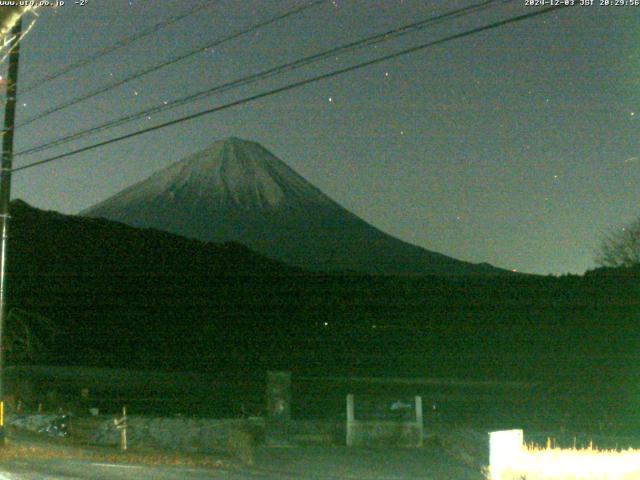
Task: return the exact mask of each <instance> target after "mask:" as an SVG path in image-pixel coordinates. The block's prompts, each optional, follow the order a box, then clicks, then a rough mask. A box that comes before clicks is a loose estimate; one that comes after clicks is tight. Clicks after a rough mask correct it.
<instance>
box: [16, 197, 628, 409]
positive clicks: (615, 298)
mask: <svg viewBox="0 0 640 480" xmlns="http://www.w3.org/2000/svg"><path fill="white" fill-rule="evenodd" d="M9 261H10V264H9V265H10V267H9V268H10V277H9V278H10V279H9V298H10V304H11V305H12V306H17V307H20V308H21V309H24V310H27V311H32V312H37V313H39V314H41V315H44V316H46V317H48V318H50V319H52V320H54V322H55V324H56V326H57V331H56V336H55V338H54V339H53V341H52V343H51V344H50V345H49V349H48V351H47V352H45V354H44V356H43V357H42V358H40V359H38V361H39V362H40V363H45V362H46V363H49V364H58V365H87V366H119V367H128V368H160V369H164V370H198V371H211V372H225V373H227V374H229V375H234V376H242V375H245V376H261V375H262V372H264V370H266V369H273V368H286V369H290V370H293V371H294V372H299V373H307V374H309V373H311V374H323V375H327V374H360V375H387V376H389V375H395V376H403V375H404V376H421V377H425V376H428V377H433V376H448V377H453V376H455V377H471V378H480V379H514V380H526V381H542V382H545V383H549V384H552V385H556V386H557V388H568V387H566V386H567V385H569V386H571V388H573V389H574V391H575V397H576V398H574V400H575V401H578V402H579V401H580V400H581V399H580V398H579V397H580V396H581V395H587V394H589V395H592V394H593V395H595V396H596V397H597V398H599V400H600V401H602V402H604V404H605V405H612V408H614V407H615V406H616V405H617V406H620V408H622V407H623V406H624V405H627V403H629V402H631V401H632V399H633V398H637V395H638V394H639V393H640V390H639V389H638V387H637V385H640V375H639V374H640V355H639V354H638V353H637V352H638V346H639V345H640V334H639V329H638V322H639V321H640V282H639V281H640V276H638V275H636V274H634V272H631V271H625V272H620V271H600V272H592V273H591V274H589V275H587V276H584V277H577V276H570V277H562V278H552V277H534V276H513V277H511V276H502V275H501V276H486V277H482V276H473V277H456V278H444V277H436V276H425V277H389V276H368V275H360V274H353V275H351V274H343V275H325V274H317V273H316V274H309V273H304V272H302V271H300V270H296V269H293V268H289V267H287V266H285V265H282V264H279V263H277V262H274V261H271V260H268V259H266V258H264V257H261V256H259V255H257V254H254V253H252V252H251V251H249V250H248V249H246V248H244V247H243V246H241V245H237V244H226V245H215V244H207V243H202V242H199V241H194V240H187V239H184V238H181V237H177V236H174V235H170V234H166V233H162V232H158V231H153V230H139V229H135V228H131V227H128V226H125V225H122V224H117V223H113V222H108V221H105V220H96V219H88V218H79V217H72V216H64V215H61V214H57V213H53V212H43V211H40V210H37V209H33V208H31V207H29V206H28V205H26V204H24V203H22V202H14V204H13V208H12V224H11V243H10V260H9ZM585 392H586V393H585ZM594 392H597V394H594ZM584 398H585V399H586V397H584ZM585 401H586V400H585ZM629 404H630V403H629ZM616 408H617V407H616Z"/></svg>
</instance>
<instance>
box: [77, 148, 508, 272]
mask: <svg viewBox="0 0 640 480" xmlns="http://www.w3.org/2000/svg"><path fill="white" fill-rule="evenodd" d="M80 215H83V216H87V217H103V218H106V219H109V220H115V221H119V222H122V223H125V224H128V225H131V226H134V227H141V228H155V229H158V230H164V231H168V232H171V233H175V234H178V235H182V236H185V237H190V238H196V239H200V240H204V241H210V242H229V241H234V242H239V243H242V244H245V245H247V246H248V247H250V248H251V249H253V250H255V251H257V252H259V253H262V254H264V255H266V256H268V257H271V258H274V259H276V260H280V261H283V262H285V263H288V264H291V265H295V266H299V267H302V268H305V269H308V270H312V271H355V272H364V273H379V274H435V273H437V274H473V273H479V274H485V273H498V272H502V271H503V270H500V269H498V268H495V267H492V266H491V265H488V264H486V263H482V264H472V263H468V262H463V261H460V260H456V259H454V258H451V257H448V256H446V255H443V254H440V253H436V252H431V251H428V250H425V249H423V248H420V247H418V246H415V245H411V244H409V243H406V242H403V241H402V240H399V239H397V238H395V237H392V236H391V235H388V234H386V233H384V232H382V231H380V230H378V229H377V228H375V227H374V226H372V225H370V224H368V223H367V222H365V221H364V220H362V219H361V218H359V217H358V216H356V215H355V214H353V213H351V212H349V211H348V210H346V209H344V208H343V207H341V206H340V205H339V204H337V203H336V202H335V201H333V200H332V199H331V198H329V197H328V196H327V195H325V194H324V193H322V192H321V191H320V190H319V189H317V188H316V187H314V186H313V185H312V184H310V183H309V182H308V181H306V180H305V179H304V178H303V177H301V176H300V175H298V174H297V173H296V172H295V171H294V170H293V169H291V168H290V167H289V166H287V165H286V164H285V163H284V162H283V161H282V160H280V159H278V158H277V157H275V156H274V155H273V154H272V153H271V152H269V151H268V150H266V149H265V148H264V147H262V146H261V145H259V144H257V143H255V142H250V141H246V140H241V139H238V138H234V137H232V138H228V139H225V140H221V141H218V142H216V143H214V144H213V145H211V146H210V147H209V148H207V149H205V150H203V151H201V152H199V153H196V154H195V155H192V156H190V157H187V158H185V159H183V160H181V161H179V162H177V163H175V164H173V165H171V166H169V167H168V168H166V169H164V170H161V171H159V172H157V173H155V174H153V175H151V176H150V177H149V178H147V179H146V180H143V181H141V182H139V183H137V184H135V185H133V186H131V187H129V188H127V189H125V190H123V191H121V192H120V193H117V194H116V195H114V196H113V197H111V198H108V199H107V200H105V201H103V202H101V203H98V204H96V205H95V206H93V207H90V208H88V209H87V210H84V211H83V212H81V213H80Z"/></svg>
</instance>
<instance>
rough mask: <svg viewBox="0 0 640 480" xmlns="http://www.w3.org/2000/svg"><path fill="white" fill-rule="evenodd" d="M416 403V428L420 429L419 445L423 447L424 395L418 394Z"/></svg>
mask: <svg viewBox="0 0 640 480" xmlns="http://www.w3.org/2000/svg"><path fill="white" fill-rule="evenodd" d="M415 403H416V428H417V429H418V435H419V437H418V446H419V447H421V446H422V437H423V432H422V429H423V428H424V426H423V421H422V397H421V396H420V395H416V398H415Z"/></svg>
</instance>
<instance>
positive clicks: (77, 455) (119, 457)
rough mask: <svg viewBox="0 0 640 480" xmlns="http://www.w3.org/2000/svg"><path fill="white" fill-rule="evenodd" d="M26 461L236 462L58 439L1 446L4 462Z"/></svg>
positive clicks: (197, 465)
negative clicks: (75, 442)
mask: <svg viewBox="0 0 640 480" xmlns="http://www.w3.org/2000/svg"><path fill="white" fill-rule="evenodd" d="M223 458H224V460H223ZM24 459H28V460H34V459H40V460H53V459H73V460H86V461H95V462H109V463H122V464H137V465H148V466H159V465H166V466H180V467H191V468H208V469H214V468H223V467H224V468H229V467H233V466H234V462H233V461H230V459H229V458H226V457H224V456H223V455H221V456H213V455H204V454H202V455H201V454H186V453H179V454H178V453H174V452H162V451H156V450H153V451H151V450H145V449H133V450H129V451H126V452H121V451H118V450H114V449H112V448H105V447H87V446H81V445H75V444H72V443H70V442H68V441H66V440H65V441H64V442H61V441H56V440H55V439H51V440H42V439H40V438H39V439H33V438H26V437H21V438H19V439H18V438H15V439H12V438H9V439H8V440H7V443H6V445H4V446H2V447H0V463H5V462H10V461H14V460H24Z"/></svg>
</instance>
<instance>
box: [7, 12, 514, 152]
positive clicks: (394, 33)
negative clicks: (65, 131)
mask: <svg viewBox="0 0 640 480" xmlns="http://www.w3.org/2000/svg"><path fill="white" fill-rule="evenodd" d="M508 1H510V0H485V1H483V2H481V3H478V4H475V5H471V6H468V7H464V8H459V9H456V10H452V11H450V12H446V13H444V14H440V15H436V16H434V17H429V18H427V19H424V20H421V21H418V22H414V23H410V24H408V25H403V26H401V27H398V28H395V29H392V30H388V31H386V32H383V33H379V34H375V35H372V36H369V37H366V38H363V39H360V40H357V41H353V42H349V43H347V44H344V45H341V46H339V47H335V48H331V49H329V50H325V51H322V52H319V53H316V54H313V55H310V56H307V57H303V58H301V59H298V60H295V61H293V62H289V63H286V64H284V65H279V66H277V67H273V68H270V69H267V70H263V71H261V72H258V73H255V74H253V75H249V76H246V77H242V78H240V79H237V80H233V81H230V82H226V83H223V84H220V85H216V86H214V87H211V88H208V89H206V90H203V91H200V92H197V93H194V94H191V95H188V96H186V97H182V98H179V99H177V100H174V101H172V102H163V103H162V104H159V105H156V106H155V107H152V108H150V109H146V110H142V111H140V112H137V113H133V114H130V115H127V116H125V117H121V118H118V119H115V120H111V121H108V122H106V123H103V124H101V125H97V126H94V127H91V128H88V129H85V130H82V131H80V132H76V133H74V134H71V135H67V136H64V137H60V138H57V139H55V140H52V141H50V142H47V143H45V144H41V145H38V146H35V147H32V148H29V149H26V150H23V151H21V152H18V153H16V156H22V155H28V154H32V153H36V152H41V151H43V150H48V149H50V148H53V147H55V146H58V145H62V144H65V143H68V142H70V141H73V140H77V139H79V138H83V137H85V136H87V135H91V134H94V133H98V132H101V131H104V130H108V129H110V128H114V127H117V126H120V125H123V124H125V123H129V122H131V121H134V120H137V119H140V118H143V117H148V116H150V115H154V114H157V113H160V112H162V111H165V110H169V109H172V108H175V107H178V106H181V105H185V104H187V103H190V102H194V101H196V100H200V99H202V98H206V97H209V96H211V95H213V94H216V93H221V92H224V91H227V90H231V89H233V88H236V87H240V86H244V85H248V84H251V83H255V82H257V81H260V80H264V79H266V78H269V77H272V76H275V75H278V74H280V73H284V72H288V71H292V70H296V69H298V68H301V67H303V66H306V65H309V64H311V63H315V62H318V61H320V60H323V59H325V58H328V57H331V56H334V55H337V54H344V53H346V52H351V51H354V50H357V49H360V48H364V47H367V46H371V45H375V44H378V43H382V42H385V41H389V40H391V39H394V38H397V37H400V36H403V35H407V34H409V33H413V32H416V31H419V30H421V29H423V28H425V27H427V26H430V25H433V24H436V23H440V22H443V21H445V20H451V19H452V18H457V17H460V16H463V15H468V14H470V13H472V12H473V13H477V12H479V11H481V10H485V9H487V8H490V7H493V6H494V5H495V4H496V3H499V2H503V3H506V2H508Z"/></svg>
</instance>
